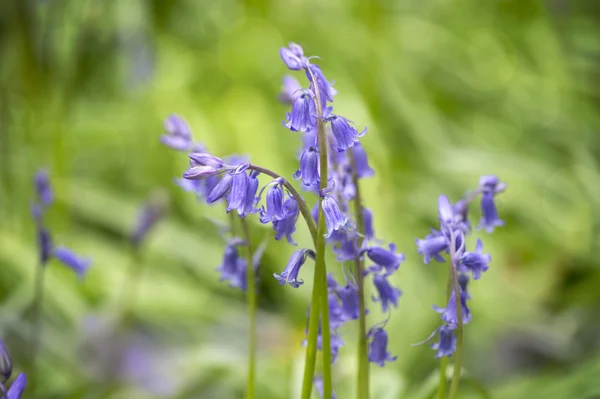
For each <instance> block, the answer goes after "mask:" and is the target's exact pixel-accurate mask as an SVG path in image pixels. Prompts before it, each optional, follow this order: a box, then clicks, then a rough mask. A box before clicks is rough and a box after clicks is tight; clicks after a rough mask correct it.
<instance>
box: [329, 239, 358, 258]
mask: <svg viewBox="0 0 600 399" xmlns="http://www.w3.org/2000/svg"><path fill="white" fill-rule="evenodd" d="M332 237H333V236H332ZM330 238H331V237H330ZM356 251H357V246H356V239H355V237H353V236H351V235H350V234H346V235H345V237H344V239H343V240H342V241H338V242H337V243H336V244H335V245H334V247H333V253H335V254H336V259H337V260H338V261H340V262H344V261H347V260H354V259H355V258H356Z"/></svg>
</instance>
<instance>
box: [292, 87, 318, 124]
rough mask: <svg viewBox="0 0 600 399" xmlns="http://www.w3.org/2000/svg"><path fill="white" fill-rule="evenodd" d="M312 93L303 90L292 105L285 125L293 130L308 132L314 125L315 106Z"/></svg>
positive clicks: (315, 120)
mask: <svg viewBox="0 0 600 399" xmlns="http://www.w3.org/2000/svg"><path fill="white" fill-rule="evenodd" d="M313 97H314V94H313V93H312V92H311V91H310V90H305V91H304V92H303V93H302V94H301V95H300V96H298V98H296V100H295V101H294V104H293V105H292V112H291V113H288V121H287V123H286V124H285V127H287V128H288V129H290V130H292V131H295V132H308V131H309V130H312V129H314V128H315V126H316V122H317V119H316V116H315V115H316V108H315V101H314V99H313Z"/></svg>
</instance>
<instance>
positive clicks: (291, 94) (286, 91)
mask: <svg viewBox="0 0 600 399" xmlns="http://www.w3.org/2000/svg"><path fill="white" fill-rule="evenodd" d="M300 90H302V86H300V83H298V80H296V78H294V77H292V76H289V75H286V76H284V77H283V88H282V90H281V93H279V101H281V102H282V103H284V104H289V105H292V104H293V103H294V100H295V99H296V98H298V96H300V94H302V93H301V92H300Z"/></svg>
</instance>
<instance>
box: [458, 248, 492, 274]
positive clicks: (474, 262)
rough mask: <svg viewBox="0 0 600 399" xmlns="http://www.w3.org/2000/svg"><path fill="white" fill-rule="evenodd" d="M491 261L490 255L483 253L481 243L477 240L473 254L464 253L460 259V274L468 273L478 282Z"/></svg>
mask: <svg viewBox="0 0 600 399" xmlns="http://www.w3.org/2000/svg"><path fill="white" fill-rule="evenodd" d="M491 260H492V256H491V255H490V254H484V253H483V243H482V242H481V240H479V239H478V240H477V245H476V247H475V252H468V251H467V252H465V253H464V254H463V256H462V258H461V259H460V263H459V270H460V271H461V272H465V273H466V272H468V271H470V272H471V274H472V275H473V280H479V278H480V277H481V273H483V272H485V271H486V270H487V269H488V268H489V266H488V264H489V263H490V261H491Z"/></svg>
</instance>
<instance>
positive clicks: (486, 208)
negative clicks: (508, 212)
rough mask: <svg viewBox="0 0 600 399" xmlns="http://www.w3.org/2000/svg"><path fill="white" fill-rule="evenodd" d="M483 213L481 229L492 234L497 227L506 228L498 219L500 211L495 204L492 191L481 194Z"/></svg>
mask: <svg viewBox="0 0 600 399" xmlns="http://www.w3.org/2000/svg"><path fill="white" fill-rule="evenodd" d="M481 213H482V216H481V223H480V224H479V228H480V229H484V230H485V231H487V232H488V233H491V232H493V231H494V229H495V227H496V226H504V221H503V220H500V218H499V217H498V211H497V210H496V204H495V203H494V193H493V192H492V191H484V192H483V193H482V194H481Z"/></svg>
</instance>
